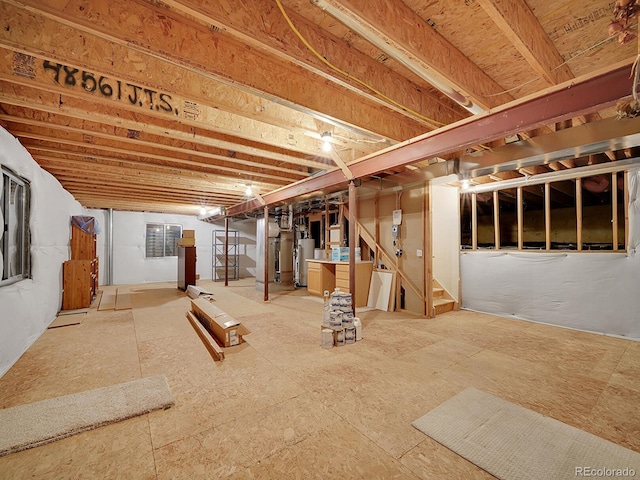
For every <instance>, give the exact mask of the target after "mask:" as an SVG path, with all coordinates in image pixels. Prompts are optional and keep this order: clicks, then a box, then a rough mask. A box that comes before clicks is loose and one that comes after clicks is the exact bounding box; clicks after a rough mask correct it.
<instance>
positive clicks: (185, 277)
mask: <svg viewBox="0 0 640 480" xmlns="http://www.w3.org/2000/svg"><path fill="white" fill-rule="evenodd" d="M195 284H196V247H180V246H179V247H178V288H179V289H180V290H186V289H187V287H188V286H189V285H195Z"/></svg>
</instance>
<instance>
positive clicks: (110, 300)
mask: <svg viewBox="0 0 640 480" xmlns="http://www.w3.org/2000/svg"><path fill="white" fill-rule="evenodd" d="M115 307H116V292H102V298H100V306H98V310H113V309H114V308H115Z"/></svg>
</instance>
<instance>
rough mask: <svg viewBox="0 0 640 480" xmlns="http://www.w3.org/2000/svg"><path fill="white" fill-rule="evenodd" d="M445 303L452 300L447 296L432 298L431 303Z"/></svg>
mask: <svg viewBox="0 0 640 480" xmlns="http://www.w3.org/2000/svg"><path fill="white" fill-rule="evenodd" d="M447 303H454V301H453V300H449V299H448V298H434V299H433V304H434V305H446V304H447Z"/></svg>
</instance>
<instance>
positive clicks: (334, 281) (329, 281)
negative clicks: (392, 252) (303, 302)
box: [307, 260, 373, 307]
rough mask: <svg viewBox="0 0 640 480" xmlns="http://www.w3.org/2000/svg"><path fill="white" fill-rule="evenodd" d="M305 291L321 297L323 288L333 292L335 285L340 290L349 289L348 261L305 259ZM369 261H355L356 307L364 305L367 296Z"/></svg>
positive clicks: (345, 290)
mask: <svg viewBox="0 0 640 480" xmlns="http://www.w3.org/2000/svg"><path fill="white" fill-rule="evenodd" d="M307 265H308V271H307V274H308V278H307V291H308V292H309V293H310V294H311V295H317V296H319V297H322V296H323V295H324V291H325V290H329V292H333V290H334V289H335V288H336V287H337V288H339V289H340V290H341V291H342V292H346V293H351V291H350V289H349V263H347V262H329V261H325V260H307ZM372 270H373V264H372V263H371V262H356V292H355V297H356V307H365V306H366V305H367V300H368V298H369V284H370V283H371V272H372Z"/></svg>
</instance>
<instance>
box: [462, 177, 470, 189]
mask: <svg viewBox="0 0 640 480" xmlns="http://www.w3.org/2000/svg"><path fill="white" fill-rule="evenodd" d="M468 188H469V180H467V179H466V178H465V179H464V180H462V190H467V189H468Z"/></svg>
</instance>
